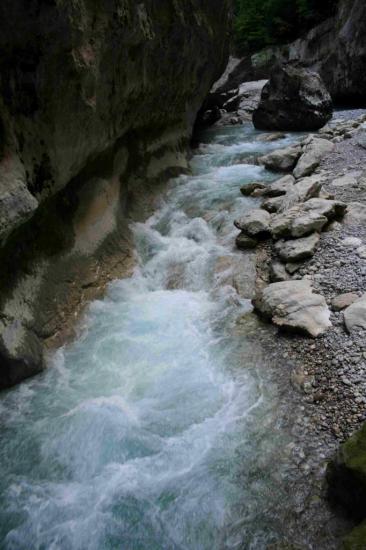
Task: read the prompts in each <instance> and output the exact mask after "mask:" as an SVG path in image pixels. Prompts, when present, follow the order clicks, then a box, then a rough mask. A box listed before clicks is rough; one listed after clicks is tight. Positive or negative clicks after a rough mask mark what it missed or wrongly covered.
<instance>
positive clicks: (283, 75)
mask: <svg viewBox="0 0 366 550" xmlns="http://www.w3.org/2000/svg"><path fill="white" fill-rule="evenodd" d="M332 113H333V104H332V99H331V97H330V95H329V93H328V91H327V89H326V87H325V85H324V83H323V81H322V79H321V78H320V76H319V75H318V74H317V73H315V72H312V71H309V70H308V69H304V68H303V67H300V66H295V65H291V64H288V65H284V66H282V67H277V68H276V69H274V71H273V72H272V74H271V78H270V81H269V82H268V83H267V84H266V85H265V86H264V88H263V91H262V96H261V101H260V103H259V106H258V108H257V109H256V110H255V111H254V113H253V124H254V126H255V127H256V128H258V129H259V130H285V131H286V130H292V131H312V130H318V129H319V128H321V127H322V126H324V125H325V124H326V123H327V122H328V121H329V120H330V119H331V117H332Z"/></svg>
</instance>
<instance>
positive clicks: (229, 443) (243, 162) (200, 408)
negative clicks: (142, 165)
mask: <svg viewBox="0 0 366 550" xmlns="http://www.w3.org/2000/svg"><path fill="white" fill-rule="evenodd" d="M258 135H259V133H258V132H256V131H255V130H254V129H253V128H252V126H251V125H249V124H248V125H244V126H238V127H230V128H219V129H215V130H210V131H208V132H207V133H206V134H205V135H204V136H203V142H202V144H201V145H200V147H199V148H198V149H197V151H196V152H195V154H194V156H193V158H192V161H191V174H189V175H184V176H181V177H179V178H177V179H174V180H172V181H171V182H170V184H169V187H168V190H167V192H166V193H165V194H164V196H163V197H162V198H161V205H160V208H159V209H158V210H157V211H156V212H155V213H154V215H153V216H152V217H151V218H150V219H149V220H147V222H146V223H144V224H142V223H136V224H134V225H133V227H132V230H133V234H134V238H135V244H136V259H137V267H136V269H135V273H134V275H133V276H132V277H131V278H129V279H124V280H119V281H116V282H114V283H113V284H111V285H110V287H109V289H108V292H107V294H106V296H105V298H104V299H102V300H99V301H95V302H94V303H92V304H91V305H90V307H89V308H88V310H87V312H86V314H85V318H84V320H83V329H82V330H81V332H80V334H81V335H80V337H79V338H78V339H77V340H76V341H75V342H73V343H72V344H71V345H67V346H65V347H64V348H62V349H59V350H58V351H57V352H56V353H55V354H54V355H53V356H52V357H51V358H50V364H49V368H48V369H47V371H45V372H44V373H43V374H42V375H40V376H38V377H36V378H34V379H32V380H30V381H27V382H25V383H23V384H21V385H20V386H18V387H16V388H14V389H11V390H9V391H7V392H4V393H3V394H2V395H1V397H0V420H1V423H2V430H1V434H0V461H1V479H0V493H1V497H0V547H1V548H4V549H6V550H36V549H37V550H51V549H52V550H86V549H88V550H94V549H95V550H109V549H119V550H122V549H123V550H145V549H146V550H155V549H156V550H162V549H164V550H165V549H167V550H168V549H169V550H173V549H177V550H178V549H182V550H183V549H187V550H188V549H192V550H198V549H200V550H216V549H223V548H230V549H231V548H244V549H257V550H258V549H262V548H263V549H264V548H269V547H270V545H271V544H275V543H281V541H284V540H287V538H288V529H289V527H288V525H287V519H286V518H289V517H291V515H292V513H293V509H294V502H293V500H292V494H293V495H294V499H295V496H296V491H294V493H292V490H291V484H292V483H293V482H292V481H291V482H289V483H287V482H286V476H288V475H289V477H291V476H290V474H289V466H288V464H287V462H286V460H285V459H284V457H285V456H287V455H286V452H287V451H286V450H288V449H291V442H292V438H291V433H290V432H289V430H288V429H287V428H286V422H284V420H283V417H284V415H283V407H284V403H283V402H282V401H281V391H282V390H281V388H280V383H279V381H280V379H279V378H278V380H277V379H276V375H275V368H276V365H275V364H273V360H272V359H271V357H269V356H268V355H266V353H265V350H264V348H263V346H262V344H261V331H265V330H266V329H265V328H261V325H260V324H259V323H258V322H256V321H255V319H254V316H253V315H251V313H250V311H251V303H250V299H249V298H250V294H251V292H252V288H251V286H252V284H253V265H254V264H253V254H251V253H248V254H246V253H243V252H240V251H238V250H236V249H235V236H236V235H237V230H236V229H235V228H234V226H233V220H234V219H235V218H236V217H239V216H241V215H243V214H244V213H245V211H246V210H247V209H248V208H251V207H252V206H253V204H255V202H256V201H255V199H249V198H245V197H244V196H242V195H241V194H240V186H241V185H243V184H245V183H246V182H250V181H253V180H256V181H258V180H260V181H270V180H272V179H274V175H273V174H270V173H269V172H267V171H266V170H265V169H264V168H262V167H259V166H256V165H255V164H254V163H253V156H256V155H258V154H263V153H265V152H266V151H269V150H270V149H276V148H279V147H282V146H286V145H288V144H290V143H292V142H294V141H296V140H297V139H298V138H299V136H296V135H294V136H287V137H286V138H285V139H282V140H280V141H276V142H273V143H265V142H263V141H258V140H257V138H258ZM246 258H247V259H246ZM238 266H239V268H238ZM240 266H242V270H243V273H240V269H241V268H240ZM285 405H286V404H285ZM289 407H290V405H289ZM296 498H297V497H296ZM289 522H290V520H289ZM309 547H310V546H309Z"/></svg>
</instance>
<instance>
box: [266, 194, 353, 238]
mask: <svg viewBox="0 0 366 550" xmlns="http://www.w3.org/2000/svg"><path fill="white" fill-rule="evenodd" d="M346 208H347V207H346V205H345V204H344V203H342V202H340V201H329V200H326V199H320V198H312V199H309V200H308V201H306V202H304V203H301V204H297V205H295V206H293V207H292V208H290V209H289V210H287V211H286V212H281V213H278V214H275V215H274V216H272V220H271V225H270V230H271V233H272V236H273V237H274V238H275V239H279V238H281V237H304V236H306V235H309V234H310V233H313V232H319V231H321V230H322V229H323V228H324V226H325V225H326V224H327V223H328V221H330V220H332V219H334V218H335V217H337V216H342V215H344V212H345V210H346Z"/></svg>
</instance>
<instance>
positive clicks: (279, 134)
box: [257, 132, 286, 143]
mask: <svg viewBox="0 0 366 550" xmlns="http://www.w3.org/2000/svg"><path fill="white" fill-rule="evenodd" d="M285 137H286V134H284V133H283V132H274V133H273V134H262V135H261V136H259V137H258V138H257V141H263V142H264V143H270V142H272V141H277V140H278V139H284V138H285Z"/></svg>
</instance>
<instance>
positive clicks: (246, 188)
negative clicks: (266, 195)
mask: <svg viewBox="0 0 366 550" xmlns="http://www.w3.org/2000/svg"><path fill="white" fill-rule="evenodd" d="M266 187H267V186H266V185H265V184H264V183H262V182H259V181H253V182H251V183H246V184H245V185H243V186H242V187H241V188H240V191H241V193H242V195H244V197H250V195H251V194H252V193H253V191H256V190H257V189H260V190H263V191H264V190H265V189H266Z"/></svg>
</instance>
